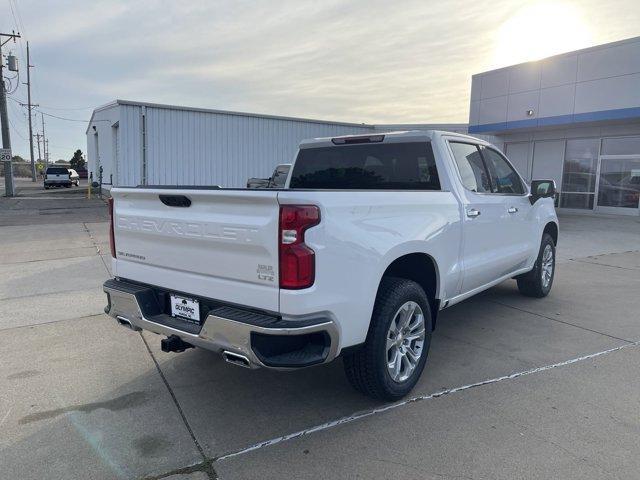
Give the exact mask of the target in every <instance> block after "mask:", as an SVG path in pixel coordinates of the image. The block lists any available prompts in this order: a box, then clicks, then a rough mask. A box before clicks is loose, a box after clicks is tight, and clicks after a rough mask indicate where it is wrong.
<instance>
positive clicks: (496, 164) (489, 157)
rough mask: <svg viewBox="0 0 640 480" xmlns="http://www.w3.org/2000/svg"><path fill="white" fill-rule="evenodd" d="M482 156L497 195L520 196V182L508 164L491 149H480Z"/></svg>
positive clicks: (522, 188)
mask: <svg viewBox="0 0 640 480" xmlns="http://www.w3.org/2000/svg"><path fill="white" fill-rule="evenodd" d="M482 156H483V157H484V161H485V162H486V163H487V169H488V170H489V175H490V176H491V183H493V186H494V190H495V191H496V192H497V193H510V194H513V195H522V194H523V193H524V186H523V185H522V180H520V177H519V176H518V174H517V173H516V171H515V169H514V168H513V167H512V166H511V165H509V162H507V160H505V158H504V157H503V156H502V155H500V154H499V153H498V152H496V151H495V150H493V149H492V148H487V147H482Z"/></svg>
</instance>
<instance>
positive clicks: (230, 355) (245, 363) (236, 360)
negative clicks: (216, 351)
mask: <svg viewBox="0 0 640 480" xmlns="http://www.w3.org/2000/svg"><path fill="white" fill-rule="evenodd" d="M222 356H223V357H224V360H225V361H226V362H227V363H232V364H234V365H238V366H240V367H244V368H251V362H249V359H248V358H247V357H245V356H244V355H240V354H239V353H234V352H229V351H228V350H225V351H223V352H222Z"/></svg>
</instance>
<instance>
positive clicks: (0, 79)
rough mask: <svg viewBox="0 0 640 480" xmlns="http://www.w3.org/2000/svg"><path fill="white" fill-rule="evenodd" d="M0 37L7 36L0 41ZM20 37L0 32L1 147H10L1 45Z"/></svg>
mask: <svg viewBox="0 0 640 480" xmlns="http://www.w3.org/2000/svg"><path fill="white" fill-rule="evenodd" d="M2 37H7V39H6V40H4V41H2ZM16 38H20V34H19V33H15V32H11V33H0V121H1V122H2V148H11V137H10V136H9V115H8V114H7V92H6V90H5V89H4V76H3V75H2V69H3V68H4V60H3V59H2V46H3V45H4V44H5V43H7V42H8V41H10V40H13V41H14V42H15V41H16Z"/></svg>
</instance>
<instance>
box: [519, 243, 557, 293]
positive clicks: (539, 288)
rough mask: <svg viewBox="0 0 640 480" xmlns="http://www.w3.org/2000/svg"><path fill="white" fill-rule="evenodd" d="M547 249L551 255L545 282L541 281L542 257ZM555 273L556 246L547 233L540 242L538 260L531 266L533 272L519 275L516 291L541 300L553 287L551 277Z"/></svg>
mask: <svg viewBox="0 0 640 480" xmlns="http://www.w3.org/2000/svg"><path fill="white" fill-rule="evenodd" d="M547 248H550V250H551V254H552V259H551V261H552V263H551V268H552V269H551V277H550V278H549V280H548V281H547V282H545V281H544V280H543V268H542V263H543V256H544V252H545V250H546V249H547ZM555 273H556V245H555V242H554V241H553V238H552V237H551V235H549V234H548V233H545V234H543V235H542V242H540V251H539V252H538V258H537V259H536V263H535V264H534V266H533V270H531V271H530V272H528V273H525V274H524V275H520V276H519V277H517V278H516V281H517V282H518V290H520V293H521V294H523V295H526V296H527V297H535V298H542V297H546V296H547V295H549V292H550V291H551V287H552V286H553V277H554V276H555Z"/></svg>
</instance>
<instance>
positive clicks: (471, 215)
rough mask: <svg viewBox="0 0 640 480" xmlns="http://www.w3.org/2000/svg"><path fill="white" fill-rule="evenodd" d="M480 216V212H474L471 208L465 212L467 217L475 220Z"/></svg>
mask: <svg viewBox="0 0 640 480" xmlns="http://www.w3.org/2000/svg"><path fill="white" fill-rule="evenodd" d="M479 215H480V210H476V209H475V208H471V209H469V210H467V217H471V218H475V217H477V216H479Z"/></svg>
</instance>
